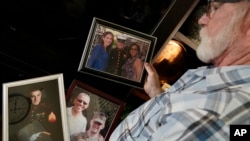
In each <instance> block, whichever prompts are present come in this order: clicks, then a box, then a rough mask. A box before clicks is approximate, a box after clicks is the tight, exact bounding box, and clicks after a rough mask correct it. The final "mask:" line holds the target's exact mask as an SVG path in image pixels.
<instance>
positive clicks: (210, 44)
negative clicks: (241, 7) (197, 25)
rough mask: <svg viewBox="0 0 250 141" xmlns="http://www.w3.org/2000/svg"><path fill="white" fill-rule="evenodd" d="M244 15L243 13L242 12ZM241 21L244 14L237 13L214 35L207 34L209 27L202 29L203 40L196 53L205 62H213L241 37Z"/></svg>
mask: <svg viewBox="0 0 250 141" xmlns="http://www.w3.org/2000/svg"><path fill="white" fill-rule="evenodd" d="M241 15H242V14H241ZM240 21H242V16H240V15H237V13H235V15H234V16H233V17H232V18H231V20H230V21H229V22H228V23H227V24H225V26H224V27H222V28H221V29H220V30H219V31H217V32H218V34H216V35H215V36H213V37H209V36H208V35H207V32H206V30H207V28H202V29H201V31H200V37H201V42H200V44H199V46H198V48H197V50H196V55H197V56H198V58H199V59H200V60H201V61H202V62H204V63H211V62H212V61H213V60H214V59H216V58H217V57H218V56H220V55H222V54H223V52H224V51H225V50H226V49H227V48H228V47H230V46H232V44H233V43H235V41H236V39H238V38H239V37H240V23H241V22H240Z"/></svg>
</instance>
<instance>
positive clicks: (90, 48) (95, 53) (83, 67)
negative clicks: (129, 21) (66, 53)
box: [78, 17, 157, 88]
mask: <svg viewBox="0 0 250 141" xmlns="http://www.w3.org/2000/svg"><path fill="white" fill-rule="evenodd" d="M108 32H109V33H111V34H113V36H110V38H111V39H110V40H112V42H111V45H110V42H109V43H104V44H109V45H107V47H105V48H104V46H106V45H104V44H103V42H104V39H105V38H104V36H105V35H106V33H108ZM119 37H122V38H123V39H124V40H123V43H124V47H123V48H124V52H122V53H120V52H119V53H118V51H117V52H116V53H114V55H112V53H111V52H112V50H111V49H118V47H117V46H118V42H119V41H120V38H119ZM156 40H157V39H156V38H155V37H153V36H151V35H148V34H144V33H141V32H138V31H135V30H132V29H129V28H126V27H123V26H120V25H118V24H115V23H111V22H108V21H105V20H102V19H99V18H96V17H94V18H93V21H92V25H91V28H90V32H89V35H88V39H87V42H86V44H85V47H84V50H83V54H82V58H81V61H80V64H79V67H78V71H79V72H82V73H86V74H89V75H92V76H95V77H100V78H103V79H106V80H111V81H115V82H117V83H122V84H125V85H129V86H132V87H137V88H142V87H143V84H144V80H145V77H146V71H145V69H144V62H150V61H151V58H152V54H153V51H154V47H155V44H156ZM135 44H137V45H138V46H137V48H135V47H134V48H133V47H130V46H132V45H135ZM135 46H136V45H135ZM130 48H132V49H131V50H129V49H130ZM133 50H136V55H135V56H136V57H133ZM131 52H132V53H131ZM114 56H122V58H119V59H114V60H115V61H116V63H115V65H112V63H110V62H111V61H110V60H112V58H114ZM130 56H131V57H130ZM133 59H134V60H136V62H138V63H137V64H136V65H133V64H132V65H131V62H132V63H133V62H134V60H133ZM117 60H119V61H117ZM128 60H129V61H128ZM126 61H127V65H125V64H126ZM129 63H130V64H129ZM112 66H115V67H116V69H118V70H116V69H112V68H111V67H112ZM134 66H136V67H137V68H138V69H137V70H138V71H134ZM131 70H132V71H131ZM131 74H136V75H135V76H133V75H131Z"/></svg>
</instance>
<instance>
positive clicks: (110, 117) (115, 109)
mask: <svg viewBox="0 0 250 141" xmlns="http://www.w3.org/2000/svg"><path fill="white" fill-rule="evenodd" d="M66 99H67V114H68V117H67V119H68V120H70V122H69V132H70V138H71V140H75V138H77V139H83V140H84V139H85V137H88V138H91V137H92V136H90V135H88V134H87V133H88V132H91V131H92V130H95V132H96V133H97V134H99V135H98V136H99V137H101V138H103V139H105V140H108V138H109V136H110V134H111V133H112V131H113V130H114V128H115V127H116V126H117V124H118V123H119V121H120V120H121V119H120V116H121V113H122V111H123V109H124V107H125V102H123V101H121V100H119V99H116V98H114V97H112V96H110V95H108V94H106V93H104V92H102V91H100V90H98V89H95V88H93V87H91V86H89V85H87V84H85V83H83V82H81V81H79V80H73V82H72V84H71V85H70V87H69V89H68V91H67V95H66ZM79 112H80V117H83V118H84V119H86V122H87V123H86V122H85V123H84V122H83V121H84V120H81V121H79V122H76V119H77V118H76V117H77V116H74V115H77V113H79ZM78 115H79V114H78ZM78 118H79V117H78ZM74 123H76V125H75V124H74ZM83 125H84V126H85V127H84V129H82V126H83ZM76 129H79V131H80V132H81V133H79V131H76ZM82 130H85V132H84V131H82Z"/></svg>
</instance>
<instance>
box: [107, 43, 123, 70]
mask: <svg viewBox="0 0 250 141" xmlns="http://www.w3.org/2000/svg"><path fill="white" fill-rule="evenodd" d="M126 60H127V54H126V51H125V50H124V49H118V48H115V49H112V50H111V51H110V57H109V62H108V68H107V71H108V72H109V73H112V74H115V75H121V72H122V65H123V64H124V63H125V62H126Z"/></svg>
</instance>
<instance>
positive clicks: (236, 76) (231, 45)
mask: <svg viewBox="0 0 250 141" xmlns="http://www.w3.org/2000/svg"><path fill="white" fill-rule="evenodd" d="M198 22H199V24H200V25H201V26H202V29H201V31H200V36H201V43H200V45H199V47H198V49H197V56H198V57H199V59H200V60H202V61H203V62H205V63H213V64H214V65H213V66H207V67H206V66H204V67H199V68H197V69H192V70H188V71H187V72H186V73H185V74H184V75H183V76H182V77H181V78H180V79H179V80H177V82H176V83H175V84H173V85H172V86H171V88H170V89H168V90H166V91H165V92H164V90H162V89H161V87H160V83H159V77H158V74H157V73H156V71H155V69H154V68H153V67H152V65H150V64H145V68H146V70H147V72H148V77H147V80H146V82H145V84H144V89H145V91H146V93H147V94H148V95H149V96H150V97H151V99H150V100H149V101H147V102H146V103H145V104H143V105H142V106H140V107H139V108H138V109H136V110H135V111H133V112H132V113H131V114H129V115H128V116H127V118H126V119H124V121H122V122H121V123H120V125H119V126H118V127H117V128H116V129H115V130H114V132H113V133H112V135H111V137H110V141H146V140H151V141H163V140H168V141H172V140H174V141H177V140H178V141H179V140H188V141H192V140H201V141H204V140H218V141H222V140H229V137H230V135H229V134H230V125H233V124H249V123H250V114H249V109H250V66H249V65H250V1H249V0H208V9H207V12H206V13H205V14H204V15H203V16H202V17H201V18H200V19H199V21H198Z"/></svg>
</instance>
